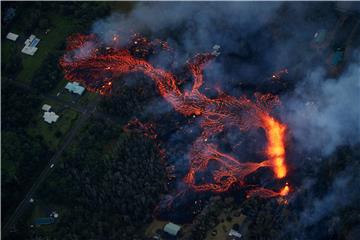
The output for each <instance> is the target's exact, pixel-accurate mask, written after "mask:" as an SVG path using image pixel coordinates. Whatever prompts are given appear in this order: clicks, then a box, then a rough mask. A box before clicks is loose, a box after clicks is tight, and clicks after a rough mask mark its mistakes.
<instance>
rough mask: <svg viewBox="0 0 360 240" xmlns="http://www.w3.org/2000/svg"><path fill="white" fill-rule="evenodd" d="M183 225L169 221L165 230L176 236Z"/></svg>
mask: <svg viewBox="0 0 360 240" xmlns="http://www.w3.org/2000/svg"><path fill="white" fill-rule="evenodd" d="M180 228H181V226H179V225H177V224H174V223H172V222H169V223H168V224H166V225H165V227H164V232H167V233H169V234H170V235H173V236H176V235H177V234H178V232H179V231H180Z"/></svg>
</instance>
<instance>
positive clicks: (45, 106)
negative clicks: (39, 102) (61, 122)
mask: <svg viewBox="0 0 360 240" xmlns="http://www.w3.org/2000/svg"><path fill="white" fill-rule="evenodd" d="M41 109H42V110H43V111H45V112H48V111H49V110H50V109H51V106H50V105H47V104H44V105H43V106H42V108H41Z"/></svg>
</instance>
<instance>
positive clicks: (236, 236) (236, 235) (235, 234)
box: [229, 229, 242, 240]
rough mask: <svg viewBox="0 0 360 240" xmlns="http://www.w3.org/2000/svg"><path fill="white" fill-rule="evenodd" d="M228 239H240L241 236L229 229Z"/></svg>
mask: <svg viewBox="0 0 360 240" xmlns="http://www.w3.org/2000/svg"><path fill="white" fill-rule="evenodd" d="M229 237H230V239H236V240H237V239H241V237H242V235H241V233H239V232H238V231H235V230H234V229H231V230H230V232H229Z"/></svg>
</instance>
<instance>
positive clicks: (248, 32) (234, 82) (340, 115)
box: [92, 2, 360, 239]
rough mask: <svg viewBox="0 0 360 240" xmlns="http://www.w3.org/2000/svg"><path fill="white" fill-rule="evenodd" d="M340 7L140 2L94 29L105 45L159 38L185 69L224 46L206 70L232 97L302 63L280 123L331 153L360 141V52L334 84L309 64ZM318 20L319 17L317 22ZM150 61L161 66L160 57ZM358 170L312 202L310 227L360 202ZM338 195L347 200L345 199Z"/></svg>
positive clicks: (312, 149) (306, 218)
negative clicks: (315, 40)
mask: <svg viewBox="0 0 360 240" xmlns="http://www.w3.org/2000/svg"><path fill="white" fill-rule="evenodd" d="M335 5H337V6H338V5H339V4H333V3H328V4H326V5H324V4H323V5H321V6H320V7H319V5H318V3H311V4H310V3H309V4H306V5H305V4H301V3H291V4H290V3H280V2H276V3H275V2H273V3H229V2H227V3H210V4H209V3H200V2H198V3H156V4H148V3H139V4H137V5H136V6H135V8H134V9H133V10H132V11H131V12H129V13H114V14H112V15H111V16H110V17H108V18H106V19H103V20H100V21H97V22H96V23H95V24H94V25H93V29H92V31H93V32H94V33H96V34H98V35H99V36H101V37H102V38H103V40H104V41H105V42H110V41H111V39H112V36H113V34H115V33H120V36H121V37H124V38H128V37H129V36H130V35H131V34H132V33H134V32H139V33H145V34H148V35H149V36H150V37H151V36H153V37H156V38H161V39H163V40H166V41H167V42H169V44H170V45H171V46H172V47H174V49H176V53H175V55H176V59H177V61H178V62H179V64H182V63H184V62H185V61H186V59H187V58H188V57H190V56H193V55H194V53H197V52H204V51H211V47H212V46H213V45H214V44H219V45H221V55H220V57H218V58H217V59H216V62H214V63H213V64H212V67H211V68H208V69H206V72H205V77H206V82H212V83H214V84H215V83H216V84H217V85H220V86H221V87H222V88H223V89H224V90H225V91H227V92H229V94H233V95H241V94H242V91H243V90H241V89H239V87H238V86H239V85H238V84H239V82H252V83H259V84H261V83H263V82H266V81H269V79H268V78H267V77H268V76H269V75H270V74H271V72H273V71H276V70H279V69H280V68H283V67H289V66H291V65H294V64H296V63H297V62H299V61H301V62H303V67H302V68H303V71H302V72H303V76H301V77H299V78H297V79H289V80H288V81H289V82H291V83H294V86H295V87H294V89H291V90H288V91H287V92H284V93H282V95H281V99H282V103H283V109H282V110H281V118H282V120H283V121H284V122H286V123H287V124H288V126H289V129H290V134H291V136H292V137H293V138H294V139H295V141H296V144H295V146H294V147H296V148H298V150H299V151H301V152H302V151H304V152H308V153H316V154H319V155H322V156H328V155H329V154H331V153H333V152H334V151H335V150H336V148H337V147H339V146H341V145H345V144H350V145H354V144H357V143H359V142H360V139H359V138H360V107H359V104H360V52H359V51H354V59H353V60H352V63H348V64H347V65H348V67H347V69H346V70H345V71H344V72H343V73H342V74H341V76H339V77H337V78H336V79H332V78H330V77H328V76H327V75H326V71H325V69H324V67H323V63H322V62H316V63H314V62H307V60H306V59H303V58H304V55H306V53H304V51H305V47H308V44H309V43H310V41H311V39H312V37H313V34H314V33H315V32H316V31H318V30H319V29H322V28H325V29H330V28H332V27H333V26H334V24H335V22H336V18H335V16H334V14H333V11H334V10H333V9H334V7H335ZM357 7H358V8H359V6H358V5H357ZM359 9H360V8H359ZM279 12H282V14H283V15H284V16H285V17H284V18H283V19H282V23H283V25H282V26H276V27H277V28H278V29H280V30H279V31H280V33H279V34H278V35H281V36H280V37H279V38H274V37H272V36H269V34H268V33H269V30H268V29H267V27H268V26H267V25H268V23H269V22H270V21H271V20H274V19H276V18H278V15H279ZM315 15H318V16H320V17H319V18H320V20H319V19H315V20H311V17H313V16H315ZM309 19H310V20H309ZM265 30H266V31H265ZM274 35H276V34H274ZM283 35H285V36H283ZM152 61H154V62H161V61H162V58H161V57H158V58H156V57H155V58H154V59H152ZM314 66H315V67H314ZM235 86H237V87H235ZM156 102H157V100H156ZM156 106H158V108H161V106H162V104H161V103H157V104H156V105H155V106H154V104H151V106H149V107H148V108H147V111H149V112H153V111H156V112H164V110H162V109H156V108H157V107H156ZM152 108H153V109H152ZM154 108H155V109H154ZM173 138H176V136H173ZM310 164H314V163H310ZM315 164H316V163H315ZM354 169H358V168H354ZM354 169H351V168H348V169H346V171H344V173H342V174H340V175H339V176H338V177H337V178H336V179H335V181H334V182H333V184H332V187H331V188H330V190H329V192H328V193H327V194H325V195H324V196H323V197H321V198H313V199H311V201H310V203H309V204H308V206H306V207H305V210H304V211H303V212H302V213H301V214H300V216H301V220H300V221H301V223H302V224H303V225H304V226H305V227H307V226H309V225H313V224H316V223H317V222H318V221H320V220H321V219H323V218H324V217H327V216H329V215H331V214H334V213H335V212H336V211H337V210H338V209H339V208H342V207H344V206H346V205H348V204H351V203H353V201H354V199H355V198H356V195H357V198H358V196H359V195H358V194H359V191H354V192H353V193H354V194H353V193H350V195H349V193H348V192H344V189H345V188H347V189H349V187H348V186H349V185H354V183H355V185H354V186H353V187H354V189H358V188H357V186H356V183H359V178H358V177H356V176H355V175H354ZM307 181H308V179H305V180H304V181H303V184H304V185H305V184H306V182H307ZM339 195H341V196H345V198H348V199H346V200H345V201H343V200H341V199H344V198H341V199H340V198H339ZM308 239H310V238H308Z"/></svg>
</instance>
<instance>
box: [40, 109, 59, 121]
mask: <svg viewBox="0 0 360 240" xmlns="http://www.w3.org/2000/svg"><path fill="white" fill-rule="evenodd" d="M43 118H44V121H45V122H47V123H50V124H51V123H53V122H56V121H57V120H58V118H59V115H56V113H55V112H44V116H43Z"/></svg>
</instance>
